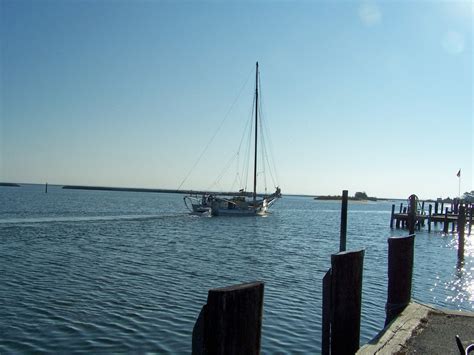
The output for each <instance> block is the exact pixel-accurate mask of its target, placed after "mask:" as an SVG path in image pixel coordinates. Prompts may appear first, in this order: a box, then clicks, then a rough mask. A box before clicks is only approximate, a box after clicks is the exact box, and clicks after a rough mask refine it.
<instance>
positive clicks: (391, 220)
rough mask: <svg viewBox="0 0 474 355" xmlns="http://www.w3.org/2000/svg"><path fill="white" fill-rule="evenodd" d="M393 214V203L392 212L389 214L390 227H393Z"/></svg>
mask: <svg viewBox="0 0 474 355" xmlns="http://www.w3.org/2000/svg"><path fill="white" fill-rule="evenodd" d="M394 215H395V204H393V205H392V213H391V214H390V229H393V219H394V217H393V216H394Z"/></svg>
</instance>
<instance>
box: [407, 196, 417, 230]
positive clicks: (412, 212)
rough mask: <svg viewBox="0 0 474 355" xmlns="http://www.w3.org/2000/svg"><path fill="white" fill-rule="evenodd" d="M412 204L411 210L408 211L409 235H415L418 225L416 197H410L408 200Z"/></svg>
mask: <svg viewBox="0 0 474 355" xmlns="http://www.w3.org/2000/svg"><path fill="white" fill-rule="evenodd" d="M408 200H409V202H410V208H409V210H408V216H407V225H408V231H409V232H408V233H409V234H415V224H416V200H417V197H416V195H410V197H409V198H408Z"/></svg>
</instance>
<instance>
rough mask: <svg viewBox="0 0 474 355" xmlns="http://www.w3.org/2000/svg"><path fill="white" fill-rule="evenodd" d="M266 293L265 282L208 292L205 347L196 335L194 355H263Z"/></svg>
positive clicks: (205, 315) (204, 335) (205, 311)
mask: <svg viewBox="0 0 474 355" xmlns="http://www.w3.org/2000/svg"><path fill="white" fill-rule="evenodd" d="M263 290H264V285H263V282H253V283H247V284H241V285H234V286H230V287H223V288H216V289H212V290H209V293H208V296H207V304H206V305H205V306H204V308H203V313H204V316H203V317H202V322H203V323H204V324H203V339H202V342H201V343H202V345H201V346H195V343H199V340H198V339H196V340H195V339H194V334H193V354H222V355H227V354H229V355H233V354H260V341H261V328H262V313H263ZM198 321H199V319H198ZM197 326H198V324H197V323H196V326H195V328H197ZM193 333H194V332H193ZM200 349H201V350H202V351H201V352H200Z"/></svg>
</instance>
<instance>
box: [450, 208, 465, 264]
mask: <svg viewBox="0 0 474 355" xmlns="http://www.w3.org/2000/svg"><path fill="white" fill-rule="evenodd" d="M453 224H454V223H453ZM465 228H466V209H465V207H464V205H462V204H461V205H460V206H459V215H458V260H464V229H465Z"/></svg>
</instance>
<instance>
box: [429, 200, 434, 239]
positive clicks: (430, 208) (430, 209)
mask: <svg viewBox="0 0 474 355" xmlns="http://www.w3.org/2000/svg"><path fill="white" fill-rule="evenodd" d="M432 208H433V205H431V204H430V205H429V206H428V233H429V232H431V212H432Z"/></svg>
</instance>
